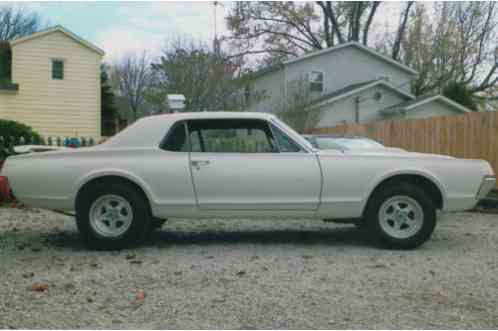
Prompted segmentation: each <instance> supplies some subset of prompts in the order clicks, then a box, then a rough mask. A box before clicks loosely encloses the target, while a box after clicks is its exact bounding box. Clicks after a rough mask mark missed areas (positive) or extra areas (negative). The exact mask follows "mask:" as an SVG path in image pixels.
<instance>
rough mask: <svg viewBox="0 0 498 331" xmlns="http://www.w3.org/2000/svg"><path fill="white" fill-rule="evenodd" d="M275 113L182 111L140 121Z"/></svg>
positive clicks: (252, 115) (241, 116)
mask: <svg viewBox="0 0 498 331" xmlns="http://www.w3.org/2000/svg"><path fill="white" fill-rule="evenodd" d="M274 117H275V115H273V114H269V113H259V112H238V111H209V112H208V111H203V112H182V113H169V114H160V115H152V116H148V117H143V118H142V119H140V121H158V120H167V121H178V120H191V119H210V118H213V119H220V118H227V119H230V118H233V119H237V118H255V119H265V120H269V119H272V118H274Z"/></svg>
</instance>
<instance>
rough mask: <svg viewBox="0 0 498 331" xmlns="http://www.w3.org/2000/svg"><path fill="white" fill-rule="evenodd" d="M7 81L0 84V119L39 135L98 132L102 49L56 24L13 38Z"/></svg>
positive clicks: (69, 134)
mask: <svg viewBox="0 0 498 331" xmlns="http://www.w3.org/2000/svg"><path fill="white" fill-rule="evenodd" d="M10 46H11V51H12V70H11V80H12V84H9V86H7V87H5V86H4V87H3V88H2V87H0V118H1V119H9V120H15V121H18V122H21V123H24V124H26V125H29V126H31V127H33V129H34V130H36V131H37V132H39V133H40V134H41V135H42V136H44V137H49V136H51V137H57V136H60V137H62V138H63V137H73V136H74V137H93V138H99V137H100V126H101V121H100V98H101V96H100V64H101V61H102V57H103V56H104V52H103V51H102V50H101V49H99V48H98V47H96V46H94V45H92V44H90V43H89V42H87V41H85V40H83V39H82V38H80V37H78V36H76V35H75V34H73V33H72V32H70V31H68V30H67V29H65V28H63V27H61V26H56V27H53V28H49V29H47V30H43V31H40V32H37V33H35V34H32V35H29V36H26V37H23V38H19V39H15V40H13V41H12V42H11V43H10Z"/></svg>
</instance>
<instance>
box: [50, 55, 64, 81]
mask: <svg viewBox="0 0 498 331" xmlns="http://www.w3.org/2000/svg"><path fill="white" fill-rule="evenodd" d="M52 79H64V61H63V60H52Z"/></svg>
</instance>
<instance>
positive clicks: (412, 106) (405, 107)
mask: <svg viewBox="0 0 498 331" xmlns="http://www.w3.org/2000/svg"><path fill="white" fill-rule="evenodd" d="M432 101H441V102H443V103H445V104H446V105H448V106H450V107H452V108H453V109H456V110H458V111H460V112H463V113H467V112H469V111H470V109H468V108H467V107H465V106H462V105H460V104H458V103H456V102H455V101H453V100H451V99H448V98H447V97H445V96H443V95H440V94H429V95H425V96H421V97H419V98H417V99H414V100H409V101H406V102H402V103H400V104H397V105H394V106H391V107H388V108H384V109H382V110H381V111H380V112H381V114H383V115H396V114H399V113H405V112H407V111H414V110H416V108H417V106H419V105H422V104H424V103H427V102H432Z"/></svg>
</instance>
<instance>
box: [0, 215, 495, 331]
mask: <svg viewBox="0 0 498 331" xmlns="http://www.w3.org/2000/svg"><path fill="white" fill-rule="evenodd" d="M3 328H29V329H31V328H35V329H36V328H44V329H52V328H64V329H73V328H90V329H104V328H112V329H130V328H133V329H157V328H161V329H174V328H177V329H178V328H182V329H193V328H195V329H203V328H211V329H227V328H229V329H238V328H244V329H253V328H266V329H269V328H286V329H296V328H299V329H308V328H320V329H323V328H328V329H330V328H332V329H343V328H348V329H351V328H352V329H355V328H362V329H364V328H387V329H388V328H397V329H398V328H401V329H411V328H432V329H437V328H446V329H448V328H450V329H453V328H457V329H460V328H472V329H480V328H491V329H495V328H498V215H492V214H481V213H457V214H447V215H444V216H442V217H441V219H440V222H439V223H438V226H437V228H436V231H435V233H434V235H433V237H432V239H431V240H430V241H429V242H428V243H426V244H425V245H424V246H422V247H420V248H419V249H417V250H412V251H396V250H387V249H382V248H379V247H375V246H372V244H371V243H370V241H369V240H367V239H366V238H365V237H364V235H362V234H361V233H360V232H359V231H357V230H356V229H355V227H353V226H350V225H336V224H328V223H322V222H320V221H316V220H278V221H276V220H202V221H200V220H183V219H174V220H170V221H169V222H168V223H167V224H166V225H165V226H164V227H163V228H162V229H161V230H159V231H157V232H155V233H154V235H153V237H152V238H151V240H150V241H149V242H147V243H145V244H144V245H143V246H141V247H139V248H135V249H130V250H123V251H119V252H97V251H90V250H87V249H86V248H85V247H84V246H83V244H82V243H81V241H80V240H79V238H78V235H77V232H76V228H75V225H74V222H73V221H72V220H71V218H69V217H66V216H61V215H57V214H54V213H50V212H45V211H39V210H17V209H6V208H1V209H0V329H3Z"/></svg>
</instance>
